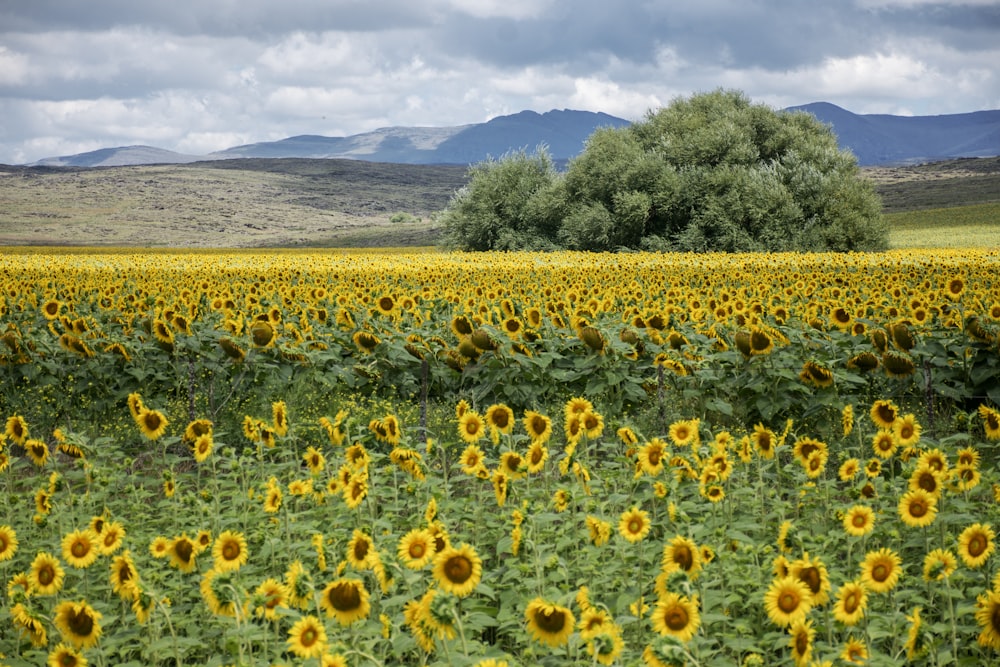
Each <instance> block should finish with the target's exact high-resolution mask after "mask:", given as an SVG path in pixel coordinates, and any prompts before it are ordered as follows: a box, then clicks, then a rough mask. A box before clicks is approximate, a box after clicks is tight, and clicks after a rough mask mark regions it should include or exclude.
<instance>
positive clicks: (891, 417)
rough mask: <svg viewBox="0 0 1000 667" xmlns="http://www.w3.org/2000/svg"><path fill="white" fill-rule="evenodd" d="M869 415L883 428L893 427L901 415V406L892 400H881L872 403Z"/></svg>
mask: <svg viewBox="0 0 1000 667" xmlns="http://www.w3.org/2000/svg"><path fill="white" fill-rule="evenodd" d="M868 414H869V416H870V417H871V419H872V421H873V422H875V425H876V426H877V427H879V428H881V429H887V430H888V429H891V428H892V425H893V424H894V423H895V422H896V418H897V417H898V416H899V408H898V407H896V404H895V403H893V402H892V401H890V400H879V401H875V403H874V404H872V408H871V410H870V411H869V413H868Z"/></svg>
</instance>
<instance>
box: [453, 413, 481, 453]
mask: <svg viewBox="0 0 1000 667" xmlns="http://www.w3.org/2000/svg"><path fill="white" fill-rule="evenodd" d="M485 434H486V422H485V420H483V418H482V417H481V416H480V415H479V414H478V413H476V412H473V411H472V410H468V411H466V413H465V414H463V415H462V416H461V417H460V418H459V420H458V435H459V437H461V438H462V440H464V441H465V442H467V443H469V444H470V445H474V444H475V443H477V442H479V440H481V439H482V437H483V436H484V435H485Z"/></svg>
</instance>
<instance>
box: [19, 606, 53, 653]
mask: <svg viewBox="0 0 1000 667" xmlns="http://www.w3.org/2000/svg"><path fill="white" fill-rule="evenodd" d="M10 616H11V621H12V622H13V625H14V627H15V628H16V629H17V630H18V631H19V634H21V635H27V636H28V639H29V640H30V641H31V645H32V646H34V647H35V648H41V647H43V646H47V645H48V643H49V635H48V632H46V630H45V623H44V622H43V621H42V619H41V617H40V616H39V615H38V614H37V613H36V612H33V611H31V610H29V609H28V608H27V607H25V606H24V605H23V604H21V603H20V602H18V603H17V604H15V605H14V606H13V607H11V610H10Z"/></svg>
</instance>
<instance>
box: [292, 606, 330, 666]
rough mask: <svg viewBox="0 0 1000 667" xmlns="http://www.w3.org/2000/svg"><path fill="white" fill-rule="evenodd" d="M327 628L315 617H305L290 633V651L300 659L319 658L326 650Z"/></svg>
mask: <svg viewBox="0 0 1000 667" xmlns="http://www.w3.org/2000/svg"><path fill="white" fill-rule="evenodd" d="M326 642H327V639H326V628H324V627H323V624H322V623H321V622H320V620H319V619H318V618H316V617H315V616H312V615H310V616H303V617H302V618H300V619H299V620H298V621H296V622H295V625H293V626H292V628H291V629H290V630H289V631H288V642H287V643H288V650H289V651H291V652H292V653H294V654H295V655H296V656H298V657H300V658H318V657H320V656H321V655H323V652H324V651H325V650H326Z"/></svg>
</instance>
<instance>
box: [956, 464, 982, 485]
mask: <svg viewBox="0 0 1000 667" xmlns="http://www.w3.org/2000/svg"><path fill="white" fill-rule="evenodd" d="M980 481H982V475H981V474H980V473H979V469H978V468H976V467H975V466H967V465H957V466H955V467H954V468H953V469H952V482H953V483H954V485H955V490H957V491H968V490H970V489H974V488H976V487H977V486H979V482H980Z"/></svg>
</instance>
